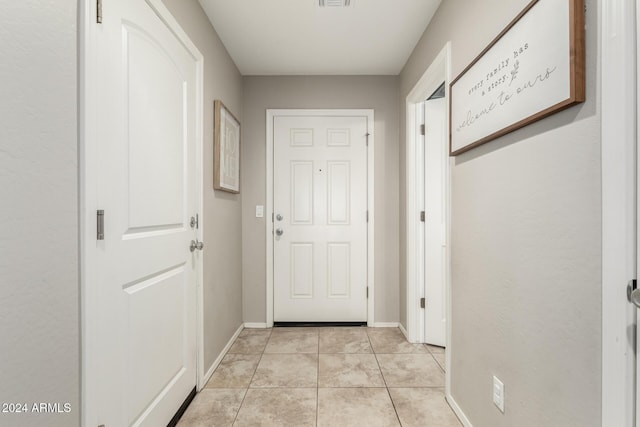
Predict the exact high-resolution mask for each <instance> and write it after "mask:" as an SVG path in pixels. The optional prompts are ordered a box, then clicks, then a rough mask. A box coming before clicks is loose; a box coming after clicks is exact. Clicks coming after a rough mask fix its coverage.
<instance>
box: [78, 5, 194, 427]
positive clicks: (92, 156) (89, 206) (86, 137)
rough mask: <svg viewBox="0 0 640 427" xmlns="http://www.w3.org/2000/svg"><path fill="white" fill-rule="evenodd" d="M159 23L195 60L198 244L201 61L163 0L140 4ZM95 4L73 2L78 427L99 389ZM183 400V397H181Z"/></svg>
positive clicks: (93, 417)
mask: <svg viewBox="0 0 640 427" xmlns="http://www.w3.org/2000/svg"><path fill="white" fill-rule="evenodd" d="M145 1H146V2H147V4H148V5H149V6H150V7H151V8H152V9H153V10H154V11H155V12H156V14H157V15H158V16H159V17H160V18H161V19H162V20H163V21H164V23H165V25H167V27H168V28H169V29H170V30H171V31H172V32H173V33H174V35H175V36H176V37H177V38H178V40H180V42H181V43H182V44H183V46H184V47H185V48H186V49H187V51H188V52H189V53H190V54H191V55H192V57H193V58H194V60H195V62H196V109H195V115H196V117H195V121H196V135H195V137H196V152H195V156H196V205H197V208H198V213H199V216H200V224H199V228H198V230H197V236H198V240H203V236H204V223H205V217H204V215H203V209H204V199H203V197H204V193H203V190H204V168H203V148H204V147H203V125H204V121H203V107H204V104H203V99H204V98H203V76H204V57H203V56H202V54H201V53H200V51H199V50H198V48H197V47H196V46H195V44H193V42H192V41H191V40H190V39H189V37H188V35H187V34H186V33H185V32H184V30H183V29H182V28H181V27H180V24H178V22H177V21H176V20H175V18H174V17H173V16H172V15H171V13H170V12H169V10H168V9H167V7H166V6H165V5H164V4H163V3H162V0H145ZM96 12H97V11H96V2H78V123H79V127H78V136H79V138H78V140H79V143H78V151H79V154H78V162H79V166H78V171H79V188H78V207H79V227H80V230H79V231H80V237H79V258H80V301H79V304H80V334H81V335H80V336H81V338H80V339H81V355H80V357H81V362H80V365H81V366H80V370H81V373H80V377H81V384H80V387H81V389H80V406H81V408H80V412H81V415H80V419H81V424H82V425H88V426H89V425H98V424H99V422H98V421H99V418H98V417H99V410H98V408H99V406H98V402H97V400H98V399H96V398H95V396H96V395H97V391H98V375H97V372H98V366H97V360H99V359H98V358H99V354H100V353H99V351H100V349H99V345H98V344H99V343H98V340H97V329H98V328H97V326H98V319H97V316H96V308H97V307H98V305H99V301H98V300H97V280H96V273H97V271H96V270H97V265H96V256H95V247H96V244H95V242H96V238H95V236H96V208H97V193H96V188H97V183H98V176H97V174H96V172H95V171H96V170H97V164H98V159H97V158H96V152H97V150H96V149H97V146H96V132H97V123H96V112H97V97H96V93H95V88H96V87H98V85H99V83H100V82H99V81H98V79H97V74H96V72H97V68H96V62H95V61H96V58H97V55H98V52H97V48H96V37H97V33H98V31H99V27H98V25H97V24H96V23H95V16H96ZM196 281H197V284H196V312H197V313H196V328H197V330H196V346H197V349H196V358H197V360H196V372H197V375H196V387H197V390H201V389H202V387H203V386H204V331H203V327H204V321H203V310H204V306H203V290H202V289H203V288H202V284H203V262H202V258H201V259H200V261H199V262H198V265H197V268H196ZM185 398H186V396H185Z"/></svg>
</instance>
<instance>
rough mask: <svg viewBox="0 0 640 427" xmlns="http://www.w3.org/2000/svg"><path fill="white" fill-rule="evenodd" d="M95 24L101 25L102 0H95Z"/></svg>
mask: <svg viewBox="0 0 640 427" xmlns="http://www.w3.org/2000/svg"><path fill="white" fill-rule="evenodd" d="M96 22H97V23H98V24H102V0H96Z"/></svg>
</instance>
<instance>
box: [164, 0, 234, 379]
mask: <svg viewBox="0 0 640 427" xmlns="http://www.w3.org/2000/svg"><path fill="white" fill-rule="evenodd" d="M164 3H165V5H166V6H167V8H168V9H169V10H170V11H171V14H172V15H173V16H174V17H175V18H176V20H177V21H178V22H179V23H180V25H181V26H182V28H183V29H184V30H185V31H186V32H187V34H188V35H189V38H191V41H193V43H195V45H196V46H197V47H198V49H199V50H200V53H202V55H203V56H204V221H205V222H204V243H205V250H204V284H203V285H204V350H205V353H204V354H205V361H204V362H205V363H204V366H205V370H208V369H209V367H210V366H211V365H212V363H213V362H214V361H215V359H216V358H217V357H218V356H219V355H220V352H221V351H222V349H223V348H224V346H225V345H226V344H227V342H228V341H229V339H230V338H231V336H232V335H233V333H234V332H235V331H236V330H237V329H238V327H239V326H240V324H241V323H242V241H241V239H240V236H241V233H242V223H241V214H242V199H241V194H232V193H227V192H224V191H217V190H216V191H214V190H213V101H214V100H215V99H220V100H222V102H224V104H225V105H226V106H227V108H229V110H230V111H232V112H233V114H234V115H235V116H236V117H237V118H238V120H240V122H241V123H242V77H241V76H240V72H239V71H238V69H237V68H236V66H235V64H234V63H233V61H232V60H231V57H230V56H229V54H228V53H227V50H226V49H225V47H224V45H223V44H222V42H221V41H220V39H219V38H218V35H217V34H216V32H215V30H214V29H213V27H212V26H211V23H210V22H209V19H208V18H207V16H206V15H205V13H204V11H203V10H202V8H201V7H200V4H199V3H198V2H197V0H164Z"/></svg>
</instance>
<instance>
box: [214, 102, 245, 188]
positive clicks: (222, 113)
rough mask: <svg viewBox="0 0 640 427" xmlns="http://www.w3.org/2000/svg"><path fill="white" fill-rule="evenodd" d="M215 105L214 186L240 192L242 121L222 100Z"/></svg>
mask: <svg viewBox="0 0 640 427" xmlns="http://www.w3.org/2000/svg"><path fill="white" fill-rule="evenodd" d="M213 106H214V111H215V113H214V124H213V133H214V135H215V136H214V154H213V155H214V167H213V188H214V189H216V190H222V191H228V192H230V193H239V192H240V122H239V121H238V119H236V118H235V116H234V115H233V114H232V113H231V112H230V111H229V110H228V109H227V107H225V105H224V104H223V103H222V101H220V100H216V101H214V103H213Z"/></svg>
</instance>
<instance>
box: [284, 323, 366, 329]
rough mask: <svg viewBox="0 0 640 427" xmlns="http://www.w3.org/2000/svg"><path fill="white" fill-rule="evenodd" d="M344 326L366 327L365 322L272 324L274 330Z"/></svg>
mask: <svg viewBox="0 0 640 427" xmlns="http://www.w3.org/2000/svg"><path fill="white" fill-rule="evenodd" d="M346 326H367V322H273V327H274V328H305V327H307V328H308V327H316V328H328V327H346Z"/></svg>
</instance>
